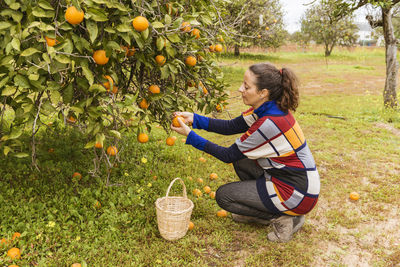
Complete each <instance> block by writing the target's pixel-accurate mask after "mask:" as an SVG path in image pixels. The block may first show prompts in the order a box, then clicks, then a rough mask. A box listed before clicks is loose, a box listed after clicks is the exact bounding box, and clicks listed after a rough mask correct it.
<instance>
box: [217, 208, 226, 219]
mask: <svg viewBox="0 0 400 267" xmlns="http://www.w3.org/2000/svg"><path fill="white" fill-rule="evenodd" d="M217 216H218V217H222V218H223V217H226V216H228V212H227V211H226V210H219V211H217Z"/></svg>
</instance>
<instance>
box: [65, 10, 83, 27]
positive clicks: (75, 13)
mask: <svg viewBox="0 0 400 267" xmlns="http://www.w3.org/2000/svg"><path fill="white" fill-rule="evenodd" d="M84 15H85V13H83V11H79V10H78V9H76V7H74V6H70V7H68V8H67V11H65V20H66V21H68V22H69V23H70V24H72V25H76V24H79V23H81V22H82V21H83V16H84Z"/></svg>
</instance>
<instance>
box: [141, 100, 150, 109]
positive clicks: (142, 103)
mask: <svg viewBox="0 0 400 267" xmlns="http://www.w3.org/2000/svg"><path fill="white" fill-rule="evenodd" d="M149 106H150V104H149V103H148V102H147V100H146V99H143V100H142V101H140V103H139V107H141V108H142V109H147V108H148V107H149Z"/></svg>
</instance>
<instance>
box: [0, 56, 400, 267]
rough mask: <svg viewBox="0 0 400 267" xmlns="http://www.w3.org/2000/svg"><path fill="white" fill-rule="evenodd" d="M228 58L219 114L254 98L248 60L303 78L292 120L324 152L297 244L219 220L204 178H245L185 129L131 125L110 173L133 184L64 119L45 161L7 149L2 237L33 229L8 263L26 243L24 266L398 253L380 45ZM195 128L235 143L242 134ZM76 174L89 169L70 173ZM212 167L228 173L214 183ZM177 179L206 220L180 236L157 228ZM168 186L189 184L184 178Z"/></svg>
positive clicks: (394, 127) (394, 137)
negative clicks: (140, 138) (247, 80)
mask: <svg viewBox="0 0 400 267" xmlns="http://www.w3.org/2000/svg"><path fill="white" fill-rule="evenodd" d="M334 52H335V51H334ZM219 61H220V64H221V66H222V68H223V70H224V73H225V79H226V82H228V83H229V84H230V87H228V88H227V91H228V92H229V94H230V97H231V98H230V99H229V101H228V102H229V105H228V106H227V108H226V109H225V110H224V111H223V112H222V113H216V114H209V116H216V117H218V118H225V119H227V118H229V117H230V116H231V117H235V116H238V115H239V114H240V112H241V111H244V110H245V109H247V107H245V106H244V105H243V103H242V102H241V99H240V97H239V94H238V92H237V88H239V86H240V84H241V81H242V76H243V73H244V72H245V70H246V68H247V67H248V66H249V65H251V64H253V63H256V62H265V61H270V62H273V63H274V64H276V65H277V66H278V67H282V66H285V67H290V68H292V69H293V70H294V71H295V72H296V73H297V74H298V76H299V77H300V80H301V88H300V92H301V103H300V107H299V109H298V110H297V111H296V113H295V117H296V118H297V120H298V121H299V124H300V125H301V127H302V129H303V131H304V133H305V136H306V138H307V142H308V144H309V146H310V149H311V151H312V152H313V155H314V158H315V160H316V162H317V167H318V169H319V172H320V175H321V195H320V199H319V202H318V204H317V206H316V208H315V209H314V210H313V211H312V212H311V213H310V214H309V215H307V216H306V223H305V225H304V227H303V229H302V230H301V231H299V232H298V233H297V234H296V235H295V237H294V239H293V240H292V241H291V242H289V243H285V244H275V243H270V242H268V240H267V238H266V235H267V233H268V232H269V231H271V228H270V227H269V226H259V225H246V224H239V223H235V222H233V221H232V220H231V217H230V216H228V218H219V217H217V216H216V212H217V211H218V210H219V207H218V206H217V204H216V202H215V201H214V200H213V199H211V198H210V197H209V196H208V195H205V194H204V195H203V196H202V197H200V198H195V197H194V196H193V195H192V193H191V192H192V190H193V189H195V188H198V189H200V190H202V189H203V187H204V186H205V185H209V186H210V187H211V188H212V190H213V191H215V190H216V189H217V188H218V186H220V185H222V184H224V183H227V182H232V181H236V180H237V177H236V175H235V173H234V170H233V167H232V165H230V164H225V163H222V162H219V161H217V160H214V159H213V158H211V157H209V156H207V155H206V154H204V153H202V152H199V151H197V150H195V149H194V148H192V147H189V146H186V145H184V144H183V142H182V141H181V138H182V137H181V136H178V139H177V141H176V145H175V146H173V147H169V146H166V145H165V139H166V137H167V135H166V134H165V133H164V132H163V131H162V130H161V129H159V128H153V130H152V132H151V134H150V141H149V142H148V143H146V144H139V143H138V142H137V141H136V137H135V134H134V133H132V134H128V135H127V136H125V138H124V139H123V142H122V143H121V144H120V148H121V149H120V151H121V153H120V157H119V161H118V162H117V164H116V166H115V167H114V168H113V169H112V172H111V182H112V183H122V184H123V185H122V186H114V187H105V177H92V176H91V175H90V174H89V171H90V170H91V169H92V168H93V164H92V158H93V151H92V150H84V149H83V147H84V145H85V144H86V140H85V137H84V136H82V135H81V134H80V133H78V132H76V131H74V130H73V129H72V128H67V129H65V128H63V126H59V125H54V126H52V127H51V128H49V129H47V130H46V131H42V132H40V133H39V135H38V142H39V145H38V149H39V152H38V159H39V166H40V168H41V172H37V171H35V170H33V169H32V168H31V166H30V161H29V159H28V160H24V159H15V158H4V157H1V158H0V239H1V238H6V239H11V236H12V235H13V233H14V232H20V233H21V234H22V235H21V237H20V238H17V239H15V240H14V241H10V242H9V243H7V244H5V245H0V266H7V265H10V264H12V261H10V260H9V259H8V258H7V257H6V254H7V250H8V249H10V248H11V247H18V248H20V249H21V252H22V258H21V259H20V260H16V261H14V262H13V263H15V264H18V265H19V266H70V265H71V264H72V263H74V262H80V263H82V264H85V263H86V264H87V266H356V265H357V264H361V265H370V266H392V265H396V264H400V243H399V239H400V231H399V230H398V229H399V227H400V219H399V216H398V214H399V206H400V113H399V112H398V111H387V110H384V109H383V108H382V105H383V104H382V88H383V87H382V83H383V84H384V81H383V82H382V79H384V64H385V63H384V52H383V50H376V51H375V50H374V51H369V52H368V53H367V52H366V51H364V50H360V51H359V50H357V51H354V52H352V53H351V52H348V51H347V50H343V51H342V50H341V51H339V52H337V53H335V55H333V56H332V57H331V58H330V59H328V61H326V60H325V58H324V57H323V56H322V53H302V52H291V53H284V52H277V53H270V54H267V55H262V54H244V55H242V56H241V58H240V59H237V58H234V57H233V56H232V55H225V56H222V57H221V58H220V59H219ZM197 132H198V133H199V134H200V135H202V136H204V137H206V138H208V139H210V140H211V141H214V142H216V143H218V144H220V145H224V146H229V145H230V144H232V143H233V142H234V140H235V138H237V136H228V137H227V136H218V135H215V134H212V133H206V132H204V131H197ZM26 140H27V142H28V140H29V139H28V137H26ZM50 148H53V149H54V152H53V153H49V152H48V151H49V149H50ZM199 157H204V158H206V160H207V161H206V162H205V163H203V162H200V161H199V160H198V158H199ZM74 172H80V173H81V174H82V175H83V178H82V179H81V180H78V181H77V180H74V179H72V174H73V173H74ZM212 172H215V173H217V174H218V176H219V177H218V179H217V180H215V181H211V180H210V179H209V174H210V173H212ZM175 177H181V178H183V179H184V181H185V184H186V187H187V191H188V195H189V198H190V199H192V200H193V202H194V205H195V208H194V210H193V214H192V218H191V220H192V221H193V222H194V224H195V228H194V230H192V231H189V232H188V233H187V235H186V236H185V237H184V238H182V239H180V240H178V241H175V242H169V241H165V240H163V239H162V238H161V237H160V235H159V232H158V229H157V222H156V210H155V206H154V202H155V201H156V199H157V198H159V197H162V196H164V195H165V193H166V189H167V187H168V185H169V183H170V182H171V181H172V179H173V178H175ZM189 177H192V179H190V178H189ZM197 178H202V179H203V180H204V183H203V184H199V183H198V182H197ZM352 191H357V192H358V193H359V194H360V195H361V198H360V199H359V200H358V201H356V202H352V201H350V200H349V198H348V195H349V193H350V192H352ZM171 194H172V195H180V194H182V189H181V187H180V185H179V184H176V186H174V187H173V190H172V192H171ZM96 201H99V202H100V203H101V206H100V207H97V208H96V207H95V203H96Z"/></svg>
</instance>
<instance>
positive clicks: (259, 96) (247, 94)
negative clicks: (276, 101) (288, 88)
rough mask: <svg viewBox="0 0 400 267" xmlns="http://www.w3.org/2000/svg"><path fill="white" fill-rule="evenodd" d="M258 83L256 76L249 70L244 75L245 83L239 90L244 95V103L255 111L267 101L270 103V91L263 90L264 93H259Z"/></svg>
mask: <svg viewBox="0 0 400 267" xmlns="http://www.w3.org/2000/svg"><path fill="white" fill-rule="evenodd" d="M256 82H257V78H256V76H255V75H254V73H253V72H252V71H251V70H249V69H248V70H247V71H246V72H245V73H244V79H243V83H242V85H241V86H240V88H239V92H240V93H241V94H242V99H243V103H244V104H245V105H248V106H252V107H253V108H254V109H256V108H258V107H259V106H261V105H262V104H263V103H264V102H265V101H268V90H267V89H263V90H262V91H259V90H258V89H257V85H256Z"/></svg>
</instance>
